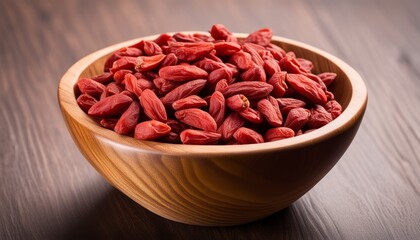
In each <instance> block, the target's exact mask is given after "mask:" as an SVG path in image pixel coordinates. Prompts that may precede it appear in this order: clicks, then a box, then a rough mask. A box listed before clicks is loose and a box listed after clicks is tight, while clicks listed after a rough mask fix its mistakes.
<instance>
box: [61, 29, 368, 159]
mask: <svg viewBox="0 0 420 240" xmlns="http://www.w3.org/2000/svg"><path fill="white" fill-rule="evenodd" d="M236 35H237V37H238V38H244V37H245V36H246V35H245V34H236ZM156 37H157V35H155V36H149V37H146V38H139V39H134V40H130V41H127V42H123V43H119V44H116V45H113V46H110V47H108V48H105V49H102V50H99V51H98V52H95V53H93V54H91V55H89V56H87V57H85V58H84V59H82V60H81V61H79V62H78V63H76V64H75V65H78V64H79V67H80V70H78V71H75V72H73V76H72V78H71V79H70V80H69V81H67V82H66V85H67V86H66V87H69V86H71V87H72V88H71V92H69V94H68V98H72V99H67V101H68V102H69V103H70V104H72V105H75V106H76V107H74V106H72V108H73V110H75V111H73V112H76V113H74V114H76V115H77V116H74V117H75V119H78V120H79V121H81V122H84V123H82V124H88V125H89V126H87V127H88V128H90V129H91V130H92V131H95V132H98V134H100V135H103V136H104V137H105V138H109V139H112V140H117V141H118V142H120V143H122V144H124V145H127V146H130V147H135V148H142V149H145V150H147V151H162V152H172V153H174V152H175V153H178V154H203V153H206V154H217V153H220V152H223V153H225V154H226V153H232V154H239V153H244V152H247V151H265V150H267V149H273V148H276V149H279V148H283V147H297V146H299V147H302V144H303V145H305V144H309V143H310V142H313V141H322V139H324V138H327V137H331V135H332V134H336V133H338V132H340V128H343V127H346V126H350V125H351V123H352V122H354V121H355V118H356V117H357V116H361V115H362V114H363V112H364V109H365V107H366V103H367V91H366V87H365V85H364V83H363V80H362V79H361V77H360V76H359V74H358V73H357V72H356V71H355V70H354V69H352V68H351V67H350V66H348V65H347V64H346V63H344V62H343V61H341V60H340V59H338V58H336V57H334V56H332V55H330V54H328V53H326V52H324V51H322V50H320V49H317V48H315V47H312V46H310V45H307V44H304V43H300V42H297V41H294V40H290V39H287V38H282V37H276V36H275V37H273V40H272V43H274V44H276V45H278V46H280V47H282V48H283V49H284V50H286V51H293V52H295V54H296V56H297V57H301V58H306V59H309V60H310V61H312V62H313V63H314V69H313V73H315V74H317V73H320V72H334V73H337V78H336V80H335V81H334V82H333V83H332V84H331V85H330V86H329V90H330V91H331V92H332V93H333V94H334V96H335V99H336V100H337V101H338V102H339V103H340V104H341V105H342V107H343V113H342V114H341V115H340V116H339V117H338V118H336V119H335V120H334V121H332V122H331V123H329V124H327V125H326V126H324V127H322V128H319V129H317V130H316V131H312V132H310V133H306V134H303V135H300V136H296V137H294V138H290V139H283V140H281V141H276V142H271V143H262V144H251V145H247V146H246V147H235V148H232V147H229V146H221V145H217V146H194V148H191V147H187V146H188V145H187V146H184V145H182V144H170V143H160V142H149V141H138V140H137V139H134V138H132V137H127V136H121V135H119V134H117V133H115V132H113V131H111V130H108V129H104V128H102V127H101V126H100V125H99V124H97V123H96V122H94V121H93V120H92V119H91V118H90V117H89V116H88V115H87V114H85V113H84V112H83V111H82V110H81V109H80V108H78V106H77V102H76V94H77V93H75V91H74V84H75V83H76V81H77V80H78V79H79V78H80V77H92V76H95V75H98V74H100V73H103V66H104V63H105V61H106V59H107V58H108V57H109V56H110V55H111V54H112V52H113V51H115V50H117V49H119V48H121V47H124V46H129V45H131V44H134V43H136V42H138V41H140V40H142V39H147V40H152V39H155V38H156ZM63 78H64V77H63ZM60 87H61V86H60ZM59 95H60V92H59ZM70 95H71V97H70ZM76 108H78V110H77V109H76ZM174 145H176V147H174Z"/></svg>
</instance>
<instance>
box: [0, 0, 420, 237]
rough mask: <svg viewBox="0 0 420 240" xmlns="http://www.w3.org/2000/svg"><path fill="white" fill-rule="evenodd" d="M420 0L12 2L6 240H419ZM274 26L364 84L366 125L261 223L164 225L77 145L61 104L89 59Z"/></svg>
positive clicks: (3, 175)
mask: <svg viewBox="0 0 420 240" xmlns="http://www.w3.org/2000/svg"><path fill="white" fill-rule="evenodd" d="M418 12H420V2H419V1H416V0H411V1H410V0H402V1H392V0H388V1H344V0H342V1H332V0H330V1H328V0H325V1H309V0H308V1H287V2H286V1H248V0H246V1H239V0H238V1H99V0H98V1H81V0H80V1H79V0H78V1H52V0H50V1H48V0H35V1H30V0H3V1H2V2H1V8H0V36H1V40H0V65H1V70H0V141H1V144H0V157H1V158H0V239H66V238H68V239H80V238H90V239H113V238H116V239H131V238H140V239H168V238H173V239H418V238H420V227H419V223H420V177H419V176H420V126H419V123H420V111H419V107H420V79H419V76H420V70H419V69H420V44H419V42H420V28H419V26H420V15H419V14H418ZM214 23H223V24H225V25H226V26H228V27H229V28H230V29H231V30H232V31H235V32H251V31H254V30H257V29H259V28H261V27H269V28H272V29H273V31H274V33H275V34H276V35H280V36H285V37H289V38H292V39H296V40H299V41H302V42H306V43H308V44H312V45H314V46H316V47H319V48H322V49H324V50H326V51H328V52H330V53H332V54H334V55H336V56H337V57H339V58H341V59H343V60H345V61H347V62H348V63H349V64H350V65H351V66H353V67H354V68H355V69H356V70H358V71H359V73H360V74H361V75H362V77H363V78H364V79H365V81H366V85H367V87H368V91H369V104H368V108H367V111H366V114H365V118H364V120H363V122H362V125H361V128H360V130H359V132H358V134H357V136H356V138H355V140H354V141H353V143H352V145H351V146H350V148H349V149H348V150H347V152H346V153H345V155H344V156H343V157H342V159H341V160H340V162H339V163H338V164H337V165H336V166H335V167H334V169H333V170H332V171H331V172H330V173H329V174H328V175H327V176H326V177H325V178H324V179H323V180H321V182H320V183H319V184H318V185H317V186H315V188H313V189H312V190H311V191H310V192H308V193H307V194H306V195H305V196H304V197H302V198H301V199H299V200H298V201H297V202H295V203H294V204H293V205H292V206H290V207H289V208H287V209H285V210H283V211H281V212H278V213H276V214H274V215H273V216H270V217H268V218H266V219H263V220H261V221H258V222H255V223H251V224H247V225H243V226H236V227H229V228H206V227H196V226H189V225H184V224H179V223H175V222H172V221H168V220H165V219H162V218H160V217H158V216H156V215H154V214H152V213H150V212H149V211H147V210H145V209H144V208H142V207H140V206H139V205H137V204H136V203H134V202H133V201H132V200H130V199H129V198H127V197H125V196H124V195H123V194H121V193H120V192H118V191H117V190H115V189H114V188H112V187H111V186H110V185H109V184H108V183H107V182H106V181H105V180H104V179H103V178H102V177H101V176H100V175H99V174H98V173H96V172H95V170H94V169H93V168H92V167H91V166H90V165H89V164H88V162H87V161H86V160H84V158H83V156H82V155H81V154H80V153H79V151H78V150H77V148H76V146H75V145H74V143H73V142H72V139H71V138H70V135H69V133H68V131H67V130H66V127H65V124H64V121H63V120H62V117H61V113H60V111H59V108H58V104H57V97H56V91H57V85H58V82H59V79H60V78H61V76H62V75H63V73H64V72H65V71H66V70H67V69H68V68H69V67H70V66H71V65H72V64H73V63H74V62H75V61H76V60H78V59H80V58H81V57H83V56H85V55H87V54H89V53H91V52H93V51H95V50H97V49H100V48H103V47H105V46H107V45H111V44H113V43H117V42H121V41H124V40H128V39H132V38H135V37H140V36H145V35H150V34H155V33H160V32H173V31H181V30H207V29H209V28H210V26H211V25H212V24H214Z"/></svg>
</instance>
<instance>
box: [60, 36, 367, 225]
mask: <svg viewBox="0 0 420 240" xmlns="http://www.w3.org/2000/svg"><path fill="white" fill-rule="evenodd" d="M236 36H237V37H239V38H243V37H245V36H246V35H245V34H236ZM156 37H157V36H149V37H144V38H138V39H134V40H130V41H127V42H123V43H119V44H115V45H112V46H110V47H107V48H104V49H102V50H99V51H97V52H94V53H92V54H90V55H88V56H86V57H84V58H82V59H81V60H80V61H78V62H76V63H75V64H74V65H73V66H72V67H71V68H70V69H69V70H68V71H67V72H66V73H65V74H64V76H63V77H62V79H61V82H60V84H59V87H58V100H59V104H60V107H61V111H62V114H63V116H64V119H65V122H66V124H67V127H68V130H69V131H70V133H71V135H72V137H73V139H74V142H75V143H76V144H77V146H78V148H79V149H80V151H81V152H82V154H83V155H84V156H85V158H86V159H87V160H88V161H89V162H90V163H91V164H92V166H93V167H94V168H95V169H96V170H97V171H98V172H100V173H101V174H102V176H103V177H105V178H106V179H107V180H108V181H109V183H111V184H112V185H113V186H115V187H116V188H117V189H119V190H120V191H121V192H123V193H124V194H126V195H127V196H128V197H130V198H131V199H133V200H134V201H136V202H137V203H139V204H140V205H141V206H143V207H145V208H146V209H148V210H150V211H152V212H154V213H156V214H158V215H160V216H162V217H165V218H167V219H171V220H174V221H178V222H182V223H187V224H194V225H204V226H228V225H237V224H243V223H247V222H251V221H255V220H258V219H261V218H264V217H266V216H268V215H271V214H273V213H275V212H277V211H279V210H281V209H283V208H285V207H287V206H289V205H290V204H291V203H293V202H294V201H296V200H297V199H298V198H300V197H301V196H302V195H304V194H305V193H306V192H307V191H308V190H310V189H311V188H312V187H313V186H314V185H315V184H316V183H318V182H319V181H320V180H321V179H322V178H323V177H324V176H325V175H326V174H327V173H328V171H329V170H330V169H331V168H332V167H333V166H334V165H335V164H336V163H337V161H338V160H339V159H340V158H341V156H342V155H343V154H344V152H345V151H346V149H347V148H348V146H349V145H350V143H351V142H352V140H353V138H354V136H355V134H356V132H357V130H358V128H359V125H360V123H361V121H362V118H363V114H364V111H365V109H366V105H367V90H366V87H365V84H364V82H363V80H362V78H361V77H360V76H359V74H358V73H357V72H356V71H355V70H353V69H352V68H351V67H350V66H349V65H347V64H346V63H344V62H343V61H341V60H340V59H338V58H337V57H334V56H332V55H330V54H328V53H326V52H324V51H322V50H319V49H317V48H315V47H312V46H309V45H306V44H303V43H300V42H297V41H294V40H290V39H286V38H282V37H273V43H274V44H278V45H279V46H281V47H282V48H284V49H286V50H287V51H294V52H295V53H296V55H297V56H299V57H303V58H307V59H310V60H312V61H313V62H314V63H315V69H314V70H315V72H320V71H330V72H336V73H337V74H338V77H337V79H336V81H335V82H334V83H333V85H332V92H333V93H334V94H335V96H336V99H337V100H338V101H339V102H340V103H341V104H342V106H343V109H345V110H344V111H343V113H342V115H340V116H339V117H338V118H336V119H335V120H334V121H333V122H331V123H329V124H327V125H326V126H324V127H322V128H320V129H317V130H316V131H313V132H310V133H306V134H303V135H301V136H298V137H294V138H290V139H285V140H281V141H277V142H270V143H262V144H251V145H235V146H191V145H181V144H168V143H159V142H151V141H139V140H136V139H134V138H132V137H128V136H122V135H119V134H117V133H115V132H113V131H111V130H108V129H105V128H103V127H101V126H100V125H99V124H97V123H96V122H95V121H94V120H93V119H92V118H90V117H89V116H88V115H87V114H85V113H84V112H83V111H82V110H81V109H80V108H79V106H78V105H77V102H76V98H75V93H74V85H75V83H76V81H77V80H78V79H79V78H80V77H89V76H94V75H97V74H99V73H101V72H102V69H103V64H104V62H105V59H106V58H107V56H109V55H110V53H111V52H113V51H115V50H117V49H119V48H121V47H124V46H128V45H131V44H134V43H136V42H138V41H140V40H141V39H149V40H151V39H154V38H156Z"/></svg>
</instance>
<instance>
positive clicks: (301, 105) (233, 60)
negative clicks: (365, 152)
mask: <svg viewBox="0 0 420 240" xmlns="http://www.w3.org/2000/svg"><path fill="white" fill-rule="evenodd" d="M271 38H272V31H271V30H270V29H267V28H265V29H260V30H258V31H256V32H254V33H251V34H249V35H248V37H246V38H245V39H242V40H240V39H237V38H236V37H235V36H234V35H232V33H231V32H230V31H229V30H227V29H226V27H224V26H223V25H220V24H217V25H214V26H212V28H211V30H210V35H205V34H184V33H176V34H173V35H168V34H161V35H160V36H159V37H158V38H156V39H155V40H153V41H145V40H142V41H140V42H138V43H136V44H134V45H132V46H128V47H124V48H122V49H119V50H118V51H116V52H114V53H113V54H112V55H111V56H110V57H109V58H108V59H107V61H106V63H105V66H104V73H103V74H100V75H98V76H95V77H92V78H81V79H79V80H78V82H77V84H76V85H77V87H76V96H77V103H78V104H79V106H80V107H81V108H82V109H83V110H84V111H85V112H87V114H88V115H89V116H91V117H94V118H95V119H96V120H97V121H98V122H99V124H101V125H102V126H103V127H105V128H109V129H112V130H114V131H115V132H117V133H120V134H125V135H129V136H133V137H135V138H137V139H140V140H155V141H161V142H168V143H184V144H250V143H262V142H270V141H276V140H280V139H284V138H290V137H293V136H297V135H300V134H302V133H305V132H308V131H312V130H314V129H317V128H320V127H322V126H324V125H325V124H327V123H329V122H331V121H332V120H333V119H335V118H336V117H337V116H338V115H340V114H341V111H342V109H341V105H340V104H339V103H338V102H337V101H336V100H334V95H333V94H332V93H331V92H330V91H328V89H327V87H328V85H330V84H331V83H332V82H333V81H334V79H335V78H336V74H335V73H331V72H323V73H320V74H317V75H315V74H314V73H312V72H311V71H312V68H313V63H312V62H311V61H309V60H307V59H303V58H299V57H297V56H295V54H294V53H293V52H286V51H284V50H283V49H282V48H280V47H279V46H277V45H274V44H272V43H271Z"/></svg>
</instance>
